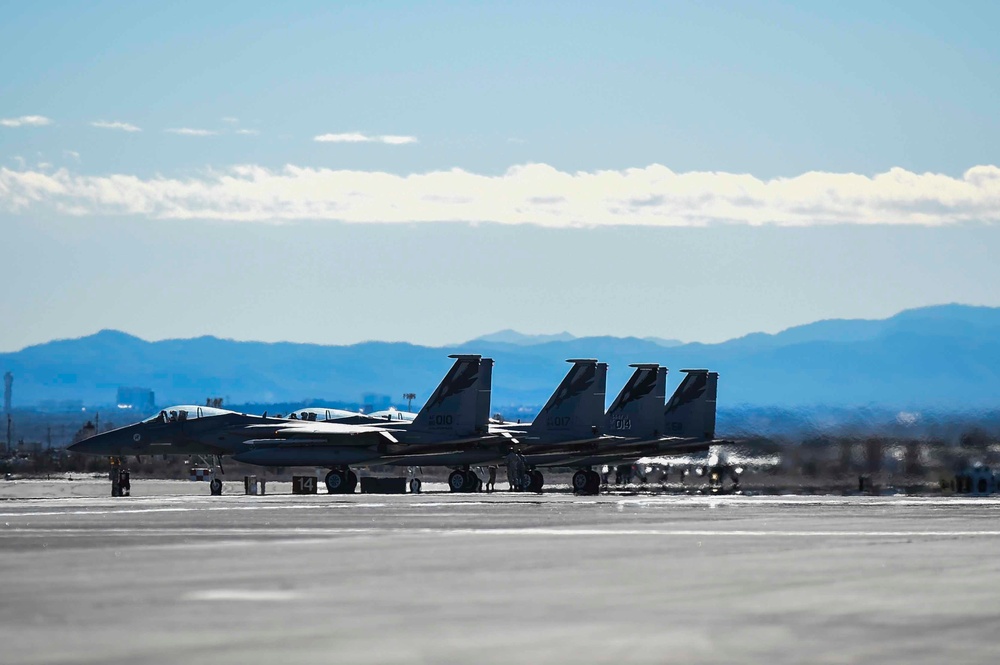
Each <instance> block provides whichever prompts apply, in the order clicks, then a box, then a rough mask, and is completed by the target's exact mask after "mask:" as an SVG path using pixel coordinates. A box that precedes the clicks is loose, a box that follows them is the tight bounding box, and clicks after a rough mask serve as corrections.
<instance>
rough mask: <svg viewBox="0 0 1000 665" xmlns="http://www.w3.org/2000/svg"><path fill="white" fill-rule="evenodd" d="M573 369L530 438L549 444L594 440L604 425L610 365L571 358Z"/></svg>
mask: <svg viewBox="0 0 1000 665" xmlns="http://www.w3.org/2000/svg"><path fill="white" fill-rule="evenodd" d="M566 362H569V363H573V367H571V368H570V370H569V372H568V373H567V374H566V376H565V378H563V380H562V383H560V384H559V387H558V388H556V391H555V392H554V393H552V396H551V397H550V398H549V401H548V402H546V403H545V406H544V407H543V408H542V410H541V412H540V413H539V414H538V417H536V418H535V420H534V421H533V422H532V423H531V426H530V427H529V428H528V431H527V435H528V436H529V437H532V438H534V437H537V438H539V439H543V440H545V441H568V440H575V439H587V438H592V437H594V436H595V435H598V434H600V432H601V428H602V427H603V425H604V395H605V391H606V389H607V385H608V364H607V363H599V362H597V361H596V360H592V359H570V360H567V361H566Z"/></svg>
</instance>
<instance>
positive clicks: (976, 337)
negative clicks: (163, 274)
mask: <svg viewBox="0 0 1000 665" xmlns="http://www.w3.org/2000/svg"><path fill="white" fill-rule="evenodd" d="M501 332H502V333H508V332H513V331H501ZM498 335H499V333H498ZM515 335H520V333H515ZM522 337H530V338H532V341H531V342H530V343H519V342H516V341H514V342H511V341H509V340H510V339H516V337H512V336H510V335H505V336H500V337H499V338H498V337H497V336H496V335H487V336H484V337H482V338H479V339H478V340H473V341H470V342H466V343H463V344H459V345H455V346H451V347H441V348H433V347H424V346H417V345H412V344H407V343H401V342H364V343H360V344H354V345H350V346H324V345H318V344H296V343H290V342H278V343H265V342H241V341H234V340H225V339H219V338H215V337H199V338H194V339H174V340H163V341H159V342H147V341H144V340H142V339H139V338H137V337H133V336H131V335H128V334H126V333H122V332H118V331H113V330H104V331H101V332H99V333H97V334H95V335H91V336H88V337H84V338H80V339H75V340H57V341H53V342H49V343H46V344H39V345H35V346H31V347H27V348H25V349H22V350H21V351H18V352H14V353H6V354H0V371H6V370H10V371H12V372H13V373H14V376H15V382H14V403H15V406H18V405H31V404H35V403H38V402H40V401H42V400H82V401H83V402H84V403H85V404H108V403H111V402H112V401H113V400H114V395H115V390H116V389H117V387H118V386H122V385H127V386H133V385H134V386H144V387H149V388H152V389H153V390H154V391H156V395H157V401H158V402H159V403H161V404H164V403H170V402H183V401H199V402H200V401H202V400H204V398H205V397H208V396H210V395H213V396H214V395H218V396H223V397H226V398H227V401H229V402H232V403H237V402H269V401H275V402H276V401H296V400H303V399H309V398H316V397H323V398H327V399H330V400H344V401H357V400H360V397H361V394H362V393H365V392H375V393H381V394H386V395H390V396H391V397H392V398H393V399H394V400H397V401H399V400H400V398H401V395H402V393H404V392H410V391H412V392H416V393H417V396H418V397H417V400H416V402H415V405H416V404H420V403H422V402H423V400H424V399H426V398H427V397H428V396H429V394H430V391H431V390H433V388H434V386H435V385H436V384H437V382H438V381H439V380H440V378H441V377H442V376H443V375H444V373H445V371H446V370H447V368H448V366H449V364H450V361H449V360H448V358H447V355H448V354H449V353H454V352H465V353H481V354H483V355H487V356H490V357H493V358H495V359H496V367H495V370H494V381H493V400H494V403H495V404H541V403H542V402H544V400H545V399H546V397H547V396H548V395H549V394H550V393H551V392H552V390H553V389H554V388H555V385H556V383H557V382H558V381H559V379H560V378H561V377H562V375H563V374H564V373H565V371H566V367H567V366H566V364H565V363H564V362H563V360H565V359H566V358H571V357H593V358H598V359H600V360H602V361H605V362H608V363H609V365H610V370H609V377H608V393H609V394H608V401H610V400H611V399H612V398H613V397H614V394H615V393H616V392H617V390H618V388H619V387H620V386H621V385H622V383H623V382H624V381H625V379H626V378H627V376H628V374H629V372H630V369H629V367H628V364H629V363H633V362H660V363H662V364H665V365H667V366H668V367H670V368H671V373H670V376H669V383H670V387H669V388H668V390H673V387H674V386H676V385H677V383H678V382H679V380H680V378H679V377H680V372H679V371H678V370H680V369H683V368H686V367H709V368H712V369H716V370H718V371H719V372H720V373H721V376H722V378H721V383H720V403H724V404H726V405H727V406H733V405H737V404H747V405H761V406H766V405H777V406H782V407H790V408H800V407H804V406H810V405H827V406H832V407H838V408H839V407H851V406H857V405H879V406H889V407H898V408H936V409H977V408H990V407H991V406H995V405H996V404H997V403H1000V308H988V307H970V306H964V305H942V306H936V307H927V308H921V309H916V310H908V311H904V312H901V313H900V314H897V315H896V316H893V317H890V318H888V319H883V320H830V321H818V322H815V323H811V324H807V325H804V326H797V327H794V328H789V329H788V330H785V331H782V332H779V333H776V334H773V335H769V334H763V333H757V334H753V335H747V336H745V337H741V338H737V339H734V340H729V341H727V342H722V343H720V344H698V343H691V344H681V345H678V346H673V347H667V346H664V344H663V343H662V342H663V341H664V340H659V339H658V340H657V341H650V340H649V339H639V338H634V337H626V338H618V337H582V338H577V337H572V335H569V334H568V333H564V334H559V335H556V336H555V337H559V338H560V339H544V338H546V337H551V336H545V335H543V336H522ZM563 337H568V338H567V339H563Z"/></svg>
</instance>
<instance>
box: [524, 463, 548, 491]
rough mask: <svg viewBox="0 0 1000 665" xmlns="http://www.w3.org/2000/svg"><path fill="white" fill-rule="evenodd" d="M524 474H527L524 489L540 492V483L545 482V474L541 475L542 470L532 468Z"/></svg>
mask: <svg viewBox="0 0 1000 665" xmlns="http://www.w3.org/2000/svg"><path fill="white" fill-rule="evenodd" d="M526 475H527V476H528V486H527V487H525V488H524V489H526V490H528V491H529V492H541V491H542V485H544V484H545V476H543V475H542V472H541V471H539V470H538V469H532V470H531V471H529V472H528V473H527V474H526Z"/></svg>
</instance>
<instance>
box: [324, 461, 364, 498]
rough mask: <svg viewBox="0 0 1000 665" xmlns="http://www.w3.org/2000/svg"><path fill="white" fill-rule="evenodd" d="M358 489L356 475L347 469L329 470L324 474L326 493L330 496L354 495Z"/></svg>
mask: <svg viewBox="0 0 1000 665" xmlns="http://www.w3.org/2000/svg"><path fill="white" fill-rule="evenodd" d="M357 487H358V475H357V474H356V473H354V472H353V471H351V470H350V469H348V468H347V467H338V468H335V469H331V470H330V473H328V474H326V491H327V492H329V493H330V494H354V490H355V489H357Z"/></svg>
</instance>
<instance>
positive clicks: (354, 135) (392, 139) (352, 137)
mask: <svg viewBox="0 0 1000 665" xmlns="http://www.w3.org/2000/svg"><path fill="white" fill-rule="evenodd" d="M313 141H318V142H319V143H387V144H389V145H406V144H407V143H416V142H417V137H415V136H398V135H395V134H388V135H385V136H368V135H367V134H362V133H361V132H347V133H345V134H320V135H319V136H314V137H313Z"/></svg>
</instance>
